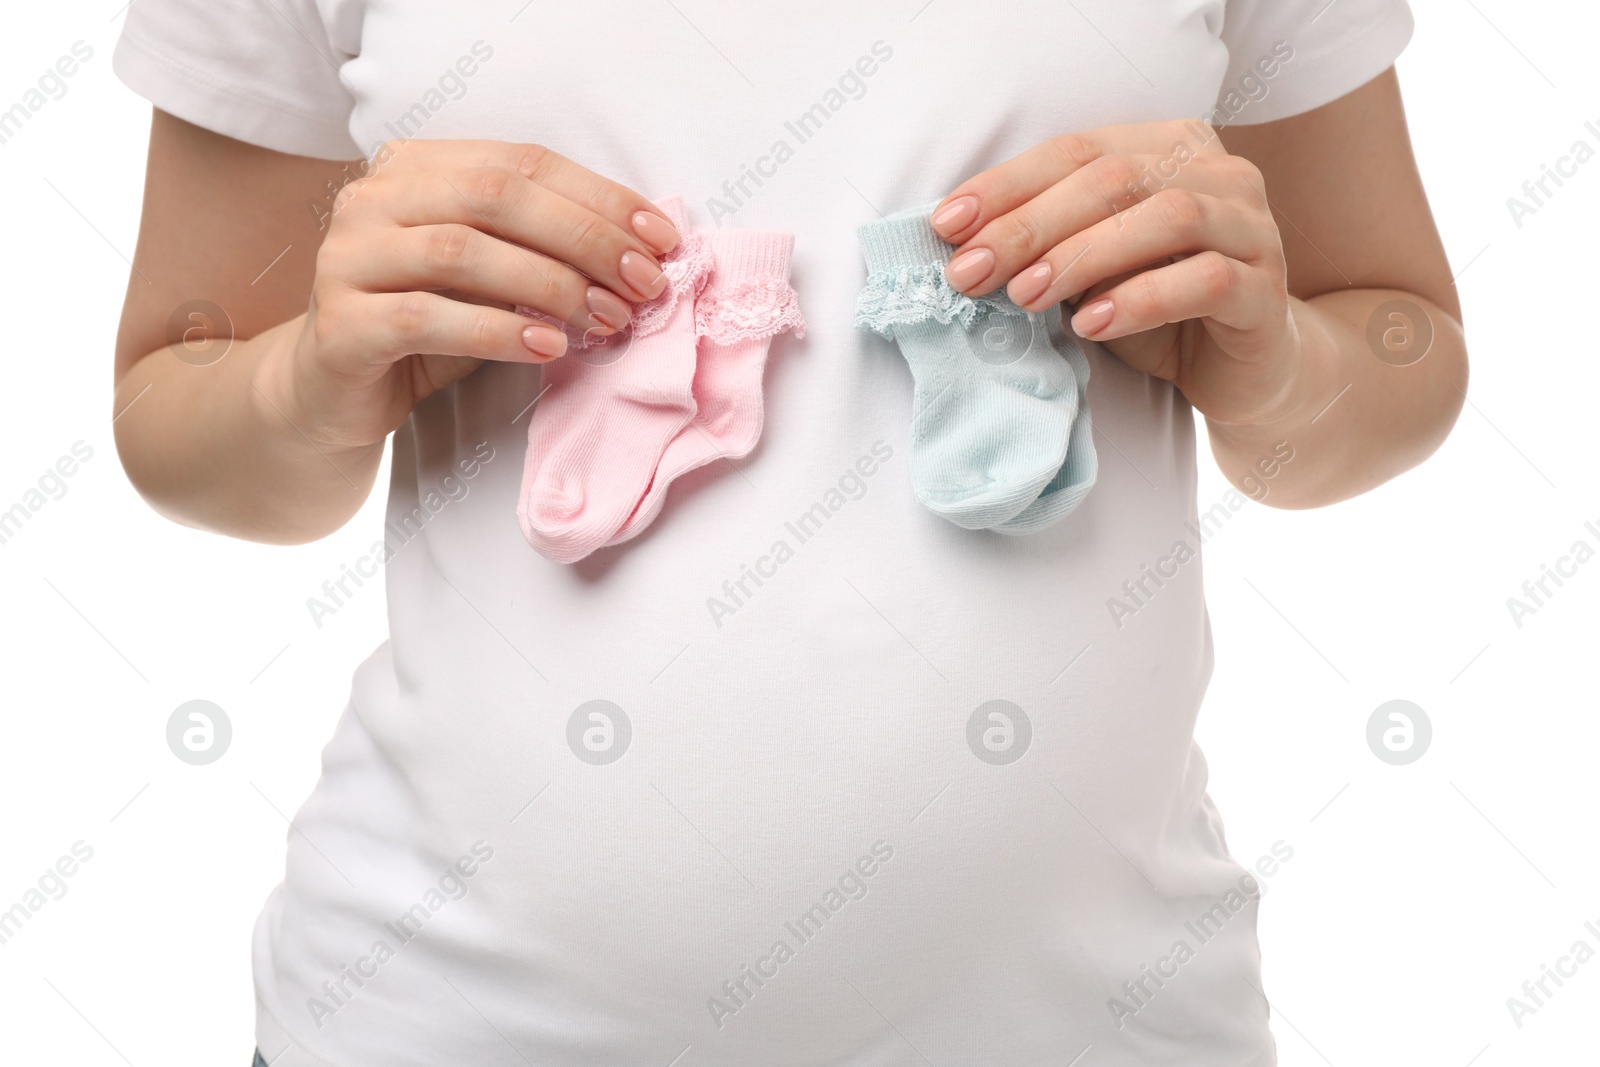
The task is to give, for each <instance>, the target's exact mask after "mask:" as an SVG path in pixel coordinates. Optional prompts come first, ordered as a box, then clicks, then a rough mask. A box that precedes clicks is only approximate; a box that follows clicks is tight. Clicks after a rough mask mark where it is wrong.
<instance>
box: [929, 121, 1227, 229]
mask: <svg viewBox="0 0 1600 1067" xmlns="http://www.w3.org/2000/svg"><path fill="white" fill-rule="evenodd" d="M1224 151H1225V150H1224V149H1223V148H1222V145H1221V142H1220V141H1218V140H1217V136H1216V131H1215V130H1213V129H1212V128H1211V127H1210V126H1207V125H1206V124H1204V123H1202V122H1139V123H1132V124H1129V125H1124V126H1103V127H1101V128H1100V129H1097V130H1090V131H1089V132H1087V133H1069V134H1063V135H1062V136H1060V137H1052V138H1051V139H1050V140H1048V141H1044V142H1042V143H1040V144H1037V145H1035V146H1034V147H1032V148H1030V149H1028V150H1027V151H1026V152H1023V153H1022V154H1021V155H1018V156H1014V157H1013V158H1011V159H1008V160H1006V161H1005V162H1004V163H1001V164H999V165H998V166H994V167H990V168H989V169H988V170H986V171H983V172H982V173H980V174H975V175H973V176H972V177H971V178H968V179H967V180H966V181H964V182H962V183H961V184H960V185H958V186H956V188H955V189H954V190H953V191H952V192H951V193H950V195H949V196H947V197H945V198H944V199H943V200H941V201H940V202H939V206H938V207H936V208H935V209H934V212H933V218H932V223H933V228H934V230H935V232H937V233H938V234H939V236H941V237H943V238H944V239H945V240H946V241H948V242H950V243H951V244H962V243H963V242H965V241H968V240H970V239H971V238H972V235H973V234H975V233H977V232H978V231H979V230H981V229H982V228H983V227H984V226H987V225H988V224H989V223H990V222H992V221H994V220H995V219H997V218H999V217H1000V216H1001V215H1004V214H1006V213H1007V212H1010V211H1014V210H1015V209H1016V208H1018V207H1019V206H1021V205H1022V204H1025V203H1027V202H1028V201H1029V200H1032V199H1033V198H1034V197H1036V196H1038V195H1039V194H1040V193H1042V192H1043V191H1044V190H1046V189H1048V188H1050V187H1051V186H1052V185H1054V184H1056V183H1057V182H1059V181H1061V180H1062V179H1063V178H1065V177H1067V176H1068V175H1070V174H1075V173H1077V172H1078V171H1080V170H1082V169H1083V168H1084V167H1087V166H1089V165H1090V164H1092V163H1094V162H1095V161H1096V160H1099V159H1103V158H1104V157H1106V156H1114V155H1149V156H1156V157H1161V158H1166V157H1169V156H1177V157H1183V158H1189V157H1192V156H1196V155H1202V154H1206V155H1210V154H1222V153H1224Z"/></svg>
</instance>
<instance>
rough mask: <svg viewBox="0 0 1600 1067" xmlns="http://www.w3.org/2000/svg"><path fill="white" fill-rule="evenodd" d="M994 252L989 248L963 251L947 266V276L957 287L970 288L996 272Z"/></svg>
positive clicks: (945, 270)
mask: <svg viewBox="0 0 1600 1067" xmlns="http://www.w3.org/2000/svg"><path fill="white" fill-rule="evenodd" d="M994 262H995V261H994V253H993V252H991V251H989V250H988V249H987V248H974V249H971V250H970V251H967V252H963V253H961V254H960V255H959V256H957V257H956V258H955V259H952V260H951V261H950V265H949V266H947V267H945V269H944V274H945V277H946V278H948V279H950V284H951V285H952V286H954V287H955V288H957V289H970V288H972V287H973V286H974V285H977V284H978V283H979V282H981V281H983V280H984V279H985V278H987V277H988V276H989V275H991V274H993V273H994Z"/></svg>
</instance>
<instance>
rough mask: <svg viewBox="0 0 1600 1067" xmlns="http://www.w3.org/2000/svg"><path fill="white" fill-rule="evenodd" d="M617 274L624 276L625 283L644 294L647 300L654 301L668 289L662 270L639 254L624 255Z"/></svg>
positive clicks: (625, 253) (618, 265) (626, 253)
mask: <svg viewBox="0 0 1600 1067" xmlns="http://www.w3.org/2000/svg"><path fill="white" fill-rule="evenodd" d="M617 273H619V274H621V275H622V280H623V281H625V282H627V283H628V284H629V285H631V286H633V287H634V288H635V289H637V290H638V291H639V292H640V293H642V294H644V297H645V299H646V300H654V299H655V298H656V297H658V296H660V295H661V290H663V289H665V288H666V287H667V276H666V275H665V274H662V273H661V268H660V267H658V266H656V265H655V264H654V263H652V262H651V261H650V260H648V259H646V258H645V257H644V256H641V255H640V254H639V253H637V252H624V253H622V260H621V262H619V263H618V264H617Z"/></svg>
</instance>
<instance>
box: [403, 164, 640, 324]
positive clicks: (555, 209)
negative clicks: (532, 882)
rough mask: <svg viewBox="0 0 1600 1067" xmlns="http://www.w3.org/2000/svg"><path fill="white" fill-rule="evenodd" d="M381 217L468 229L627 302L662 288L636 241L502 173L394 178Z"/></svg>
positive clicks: (589, 213)
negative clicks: (570, 270)
mask: <svg viewBox="0 0 1600 1067" xmlns="http://www.w3.org/2000/svg"><path fill="white" fill-rule="evenodd" d="M380 210H381V211H382V212H383V214H384V215H385V216H386V217H387V218H389V219H390V220H392V221H393V222H396V223H399V224H400V225H402V226H425V225H430V224H437V223H456V224H459V225H463V226H471V227H473V228H474V229H478V230H482V231H483V232H484V233H487V234H489V235H491V236H493V237H498V238H500V239H501V240H502V241H509V242H512V243H514V244H518V245H521V246H523V247H524V248H528V249H532V250H534V251H537V252H540V253H542V254H544V255H547V256H550V257H552V258H555V259H559V260H561V261H562V262H564V263H568V264H571V265H572V266H573V267H575V268H577V269H578V270H580V271H582V272H583V273H584V274H586V275H588V276H589V277H590V278H592V279H594V280H595V281H596V282H598V283H599V284H601V285H603V286H605V287H606V288H608V289H610V290H612V291H613V292H615V293H618V294H620V295H621V296H623V297H625V298H626V299H628V300H635V301H638V300H649V299H652V298H654V297H656V296H659V295H660V293H661V291H662V289H664V288H666V284H667V281H666V275H664V274H663V273H662V272H661V266H660V263H659V262H658V261H657V260H656V257H655V255H654V254H653V253H651V252H650V250H649V249H647V248H646V247H645V245H644V242H643V241H641V240H639V239H638V238H637V237H633V236H631V235H629V234H628V233H626V232H624V231H623V230H622V229H620V228H619V227H617V226H615V225H613V224H612V223H611V222H609V221H608V220H606V219H605V218H603V217H601V216H600V215H597V214H595V213H594V212H592V211H590V210H588V209H587V208H585V207H582V206H580V205H578V204H575V203H573V202H572V201H571V200H568V199H567V198H566V197H563V196H560V195H559V194H557V193H553V192H551V191H550V190H549V189H547V188H545V187H544V186H541V185H538V184H536V183H534V182H531V181H528V180H527V179H525V178H523V177H521V176H520V175H518V174H517V173H515V172H514V171H511V170H507V169H505V168H503V167H477V168H468V169H466V170H460V171H456V172H454V173H447V172H445V171H424V172H407V173H405V174H400V175H396V176H394V177H393V178H392V179H391V180H390V184H389V187H388V189H387V191H386V192H385V194H384V198H383V202H382V206H381V209H380Z"/></svg>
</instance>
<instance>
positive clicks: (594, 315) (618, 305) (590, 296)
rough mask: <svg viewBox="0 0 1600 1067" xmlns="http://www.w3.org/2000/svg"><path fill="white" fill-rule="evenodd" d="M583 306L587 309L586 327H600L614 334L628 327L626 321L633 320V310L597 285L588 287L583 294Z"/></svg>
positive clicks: (620, 299)
mask: <svg viewBox="0 0 1600 1067" xmlns="http://www.w3.org/2000/svg"><path fill="white" fill-rule="evenodd" d="M584 304H585V306H586V307H588V309H589V321H588V322H587V323H586V324H585V325H586V326H588V327H591V328H592V327H596V326H598V327H601V328H602V329H604V330H606V331H609V332H611V333H615V332H616V331H618V330H620V329H622V328H623V327H624V326H626V325H628V320H629V319H631V318H633V309H632V308H630V307H628V305H627V303H626V302H624V301H623V300H622V298H620V297H618V296H615V295H613V294H612V293H610V292H608V291H606V290H604V289H602V288H600V287H599V286H598V285H591V286H589V289H588V291H587V292H586V293H585V294H584Z"/></svg>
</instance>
